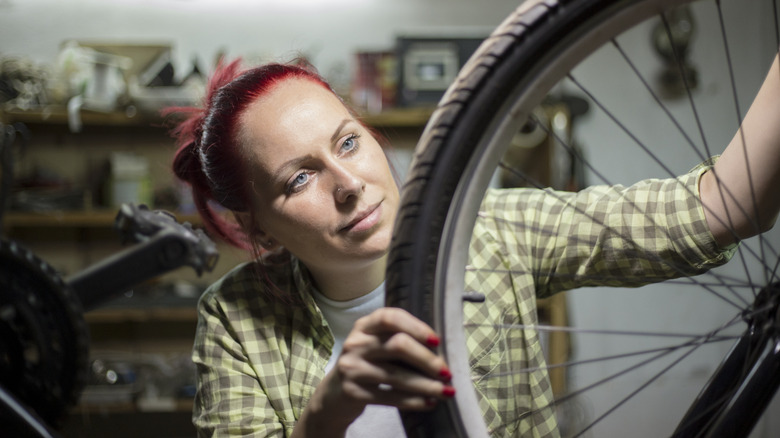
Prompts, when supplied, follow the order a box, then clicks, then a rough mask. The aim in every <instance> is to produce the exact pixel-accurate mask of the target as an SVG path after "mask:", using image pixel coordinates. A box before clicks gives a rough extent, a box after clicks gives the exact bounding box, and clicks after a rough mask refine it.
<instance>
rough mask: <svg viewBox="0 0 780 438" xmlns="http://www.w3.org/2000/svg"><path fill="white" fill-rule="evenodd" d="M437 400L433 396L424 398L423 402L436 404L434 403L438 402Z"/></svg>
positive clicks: (431, 404)
mask: <svg viewBox="0 0 780 438" xmlns="http://www.w3.org/2000/svg"><path fill="white" fill-rule="evenodd" d="M438 402H439V401H438V400H436V399H435V398H426V399H425V404H426V405H427V406H436V403H438Z"/></svg>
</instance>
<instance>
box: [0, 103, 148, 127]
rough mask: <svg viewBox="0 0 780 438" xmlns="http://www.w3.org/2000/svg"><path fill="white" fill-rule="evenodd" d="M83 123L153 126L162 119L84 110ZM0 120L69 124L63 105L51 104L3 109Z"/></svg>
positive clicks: (82, 112)
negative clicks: (41, 106) (30, 107)
mask: <svg viewBox="0 0 780 438" xmlns="http://www.w3.org/2000/svg"><path fill="white" fill-rule="evenodd" d="M80 115H81V123H82V124H83V125H86V126H153V125H154V124H159V123H160V122H161V121H162V119H161V118H160V116H158V115H155V114H146V113H139V112H125V111H116V112H108V113H106V112H99V111H90V110H82V111H81V114H80ZM0 120H2V121H3V122H4V123H14V122H22V123H27V124H48V125H67V124H68V111H67V109H66V108H65V107H64V106H62V105H50V106H47V107H45V108H42V109H36V110H30V111H23V110H20V109H8V108H6V109H3V110H2V112H1V113H0Z"/></svg>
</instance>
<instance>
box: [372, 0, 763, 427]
mask: <svg viewBox="0 0 780 438" xmlns="http://www.w3.org/2000/svg"><path fill="white" fill-rule="evenodd" d="M683 3H686V4H687V3H688V2H687V1H685V2H680V1H668V0H631V1H614V0H593V1H588V0H558V1H555V0H550V1H539V2H535V1H533V2H528V4H524V5H521V6H520V7H519V8H518V9H517V10H516V11H515V12H514V13H513V14H511V15H510V16H509V17H508V18H507V19H506V20H505V21H504V22H503V23H502V24H501V25H500V26H499V27H498V28H497V29H496V30H495V31H494V32H493V33H492V34H491V36H490V37H489V38H488V39H486V41H485V42H484V43H483V44H482V45H481V46H480V48H479V49H478V50H477V52H476V53H475V54H474V55H473V56H472V58H471V59H470V60H469V62H468V63H467V64H466V65H465V66H464V68H463V70H462V71H461V72H460V74H459V75H458V77H457V79H456V80H455V83H454V84H453V85H452V86H451V87H450V88H449V89H448V90H447V92H446V94H445V96H444V97H443V99H442V100H441V102H440V103H439V105H438V107H437V109H436V111H435V112H434V114H433V116H432V118H431V121H430V122H429V123H428V125H427V127H426V129H425V131H424V133H423V135H422V137H421V140H420V142H419V144H418V147H417V149H416V150H415V154H414V158H413V161H412V165H411V170H410V172H409V174H408V176H407V178H406V180H405V184H404V188H403V192H402V199H401V208H400V211H399V215H398V219H397V222H396V228H395V230H394V239H393V244H392V247H391V251H390V256H389V261H388V269H387V294H388V299H387V304H388V305H390V306H398V307H403V308H405V309H407V310H409V311H410V312H411V313H413V314H414V315H416V316H417V317H419V318H421V319H423V320H424V321H426V322H429V323H431V324H432V325H433V326H434V328H435V329H436V330H437V331H439V332H440V333H442V335H443V338H444V343H443V346H442V351H443V354H445V357H447V359H448V361H449V363H450V366H451V367H452V368H453V374H454V375H455V377H454V384H455V386H456V388H458V391H459V392H458V397H456V400H454V401H453V402H451V403H447V404H445V405H444V406H441V407H440V408H438V409H437V410H436V411H435V412H434V413H433V414H404V423H405V426H406V429H407V434H408V435H409V436H413V437H417V436H420V437H422V436H425V437H432V436H471V437H478V436H487V435H488V433H489V432H488V430H487V428H486V426H485V424H484V421H482V420H481V419H476V420H474V421H472V420H473V419H472V418H471V417H473V415H468V414H464V412H465V413H468V412H470V413H473V412H474V411H477V412H478V403H477V400H476V396H475V395H474V394H473V391H470V390H468V386H470V382H471V381H470V369H469V367H468V357H467V355H468V354H467V352H465V351H464V348H463V334H462V331H463V330H462V327H461V325H462V320H461V319H460V316H459V315H458V314H457V312H456V313H452V312H451V311H450V313H448V314H447V315H446V316H444V312H445V311H446V310H445V309H443V304H442V301H443V300H445V298H446V299H447V300H449V302H450V303H452V302H458V301H460V300H461V299H462V298H466V299H467V298H468V297H467V296H466V297H463V295H464V294H466V292H465V291H464V290H463V285H462V284H461V283H462V275H463V270H464V269H463V268H464V267H465V265H466V250H465V248H468V244H469V236H470V232H471V231H470V229H471V226H473V223H474V221H475V220H476V216H477V214H476V212H477V208H478V205H479V202H480V200H481V199H482V195H483V193H484V189H485V188H486V187H487V186H488V185H489V183H490V180H491V178H492V177H493V173H492V172H493V169H495V163H497V162H498V161H499V159H500V157H501V156H502V155H503V153H504V150H503V149H501V148H499V147H494V146H495V145H496V144H498V143H504V144H505V143H507V141H506V140H507V139H508V137H509V136H511V135H512V132H515V131H517V129H519V127H520V126H521V125H522V121H523V120H525V116H527V115H530V114H531V112H532V110H533V109H534V108H536V107H537V106H538V105H539V104H540V103H541V102H542V100H543V98H544V97H546V95H547V93H548V92H549V91H550V89H551V88H552V87H553V86H555V85H556V84H557V83H558V81H559V79H561V78H562V77H564V76H565V72H568V71H569V70H570V69H572V68H574V67H575V66H576V65H577V64H578V63H579V62H580V61H581V60H582V59H583V58H585V57H586V56H587V54H590V53H591V52H593V51H595V50H596V49H597V48H598V47H601V45H602V43H606V42H608V41H609V40H610V39H611V38H613V37H614V36H616V35H618V34H619V33H621V32H622V31H623V30H625V29H628V28H630V27H632V26H633V25H635V24H637V23H640V22H643V21H644V20H646V19H648V18H651V17H656V16H657V15H658V14H660V12H661V11H665V10H668V9H669V8H671V7H673V6H679V5H681V4H683ZM509 113H513V114H515V115H516V117H513V118H512V120H511V121H509V120H508V119H509V118H510V117H509V116H508V114H509ZM510 125H511V126H510ZM464 212H465V213H464ZM456 215H460V216H459V217H460V218H459V219H457V220H456V219H454V218H453V217H454V216H456ZM771 256H773V257H776V252H774V254H773V255H770V257H771ZM453 258H454V260H453ZM445 259H446V260H445ZM772 264H773V262H771V261H770V262H769V265H772ZM774 265H775V271H774V273H773V274H772V275H774V276H775V278H776V269H777V268H776V262H774ZM452 272H454V274H452V275H453V276H454V279H453V278H450V277H447V274H448V273H452ZM459 276H460V277H459ZM458 278H460V280H457V279H458ZM445 291H447V292H448V294H446V293H445ZM452 297H455V298H454V299H453V298H452ZM453 346H454V347H453ZM464 388H465V390H464Z"/></svg>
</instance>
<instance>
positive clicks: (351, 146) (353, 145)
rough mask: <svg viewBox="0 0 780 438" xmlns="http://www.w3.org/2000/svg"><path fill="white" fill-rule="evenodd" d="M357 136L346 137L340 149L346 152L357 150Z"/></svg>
mask: <svg viewBox="0 0 780 438" xmlns="http://www.w3.org/2000/svg"><path fill="white" fill-rule="evenodd" d="M357 139H358V136H357V135H350V136H349V137H347V139H346V140H344V143H342V144H341V149H343V150H344V151H346V152H352V151H353V150H355V149H357V147H358V141H357Z"/></svg>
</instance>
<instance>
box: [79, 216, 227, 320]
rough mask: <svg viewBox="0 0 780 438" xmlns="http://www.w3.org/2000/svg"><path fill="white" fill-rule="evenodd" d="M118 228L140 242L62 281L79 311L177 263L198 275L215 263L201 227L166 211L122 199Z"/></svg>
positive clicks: (214, 254) (127, 238)
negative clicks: (181, 221) (75, 298)
mask: <svg viewBox="0 0 780 438" xmlns="http://www.w3.org/2000/svg"><path fill="white" fill-rule="evenodd" d="M117 228H119V230H120V232H122V234H123V240H124V241H134V242H139V243H137V244H136V245H135V246H133V247H130V248H128V249H126V250H124V251H122V252H120V253H117V254H115V255H113V256H111V257H109V258H107V259H105V260H103V261H101V262H99V263H97V264H95V265H93V266H91V267H89V268H87V269H85V270H84V271H82V272H79V273H78V274H75V275H74V276H72V277H70V278H68V279H67V280H66V282H67V283H68V285H69V286H70V287H71V288H72V290H73V291H74V292H75V293H76V295H77V296H78V297H79V299H80V300H81V305H82V307H83V309H84V311H89V310H92V309H94V308H96V307H98V306H99V305H101V304H103V303H104V302H106V301H108V300H110V299H112V298H114V297H116V296H117V295H119V294H122V293H124V292H126V291H127V290H129V289H131V288H132V287H133V286H135V285H137V284H139V283H142V282H143V281H146V280H149V279H151V278H154V277H157V276H159V275H162V274H165V273H167V272H170V271H172V270H174V269H177V268H180V267H182V266H185V265H187V266H191V267H192V268H194V269H195V270H196V271H197V273H198V275H200V274H201V273H202V272H203V271H204V270H207V271H211V270H213V269H214V266H215V265H216V262H217V258H218V254H217V250H216V247H215V245H214V243H213V242H212V241H211V240H210V239H209V238H208V237H207V236H206V235H205V234H204V233H203V232H202V231H201V230H193V229H192V228H191V227H190V226H189V225H186V226H185V225H182V224H179V223H177V222H176V221H175V219H173V217H172V216H170V215H168V214H163V213H161V212H154V211H150V210H148V209H147V208H146V207H145V206H134V205H130V204H127V205H124V206H123V207H122V210H121V211H120V213H119V215H118V216H117Z"/></svg>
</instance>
